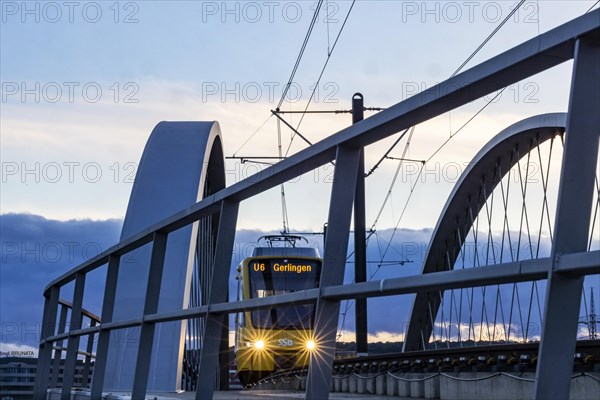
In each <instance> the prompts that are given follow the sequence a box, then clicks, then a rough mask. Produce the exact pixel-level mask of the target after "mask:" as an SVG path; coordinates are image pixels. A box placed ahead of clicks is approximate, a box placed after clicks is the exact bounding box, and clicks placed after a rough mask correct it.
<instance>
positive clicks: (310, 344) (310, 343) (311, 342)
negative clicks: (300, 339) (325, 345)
mask: <svg viewBox="0 0 600 400" xmlns="http://www.w3.org/2000/svg"><path fill="white" fill-rule="evenodd" d="M315 347H316V344H315V341H314V340H309V341H308V342H306V348H307V349H308V350H314V348H315Z"/></svg>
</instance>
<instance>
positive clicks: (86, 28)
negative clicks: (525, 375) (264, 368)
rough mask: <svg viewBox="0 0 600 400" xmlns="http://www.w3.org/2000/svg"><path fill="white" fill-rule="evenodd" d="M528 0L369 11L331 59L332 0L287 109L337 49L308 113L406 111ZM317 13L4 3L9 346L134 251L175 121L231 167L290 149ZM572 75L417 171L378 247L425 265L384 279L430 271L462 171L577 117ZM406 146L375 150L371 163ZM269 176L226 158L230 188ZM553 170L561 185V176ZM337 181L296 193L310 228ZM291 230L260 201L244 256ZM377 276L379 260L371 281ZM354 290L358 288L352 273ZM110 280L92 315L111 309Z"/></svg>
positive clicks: (544, 6) (1, 69)
mask: <svg viewBox="0 0 600 400" xmlns="http://www.w3.org/2000/svg"><path fill="white" fill-rule="evenodd" d="M517 3H518V2H517V1H483V2H438V1H427V2H421V1H418V2H412V1H404V2H402V1H357V2H356V3H355V4H354V6H353V9H352V11H351V13H350V14H349V17H348V20H347V22H346V25H345V27H344V29H343V32H342V33H341V35H340V38H339V40H338V42H337V44H336V47H335V48H334V49H333V51H331V50H332V46H333V45H334V43H335V40H336V37H337V35H338V32H339V31H340V29H341V27H342V23H343V22H344V19H345V18H346V15H347V13H348V11H349V9H350V7H351V4H352V2H351V1H328V2H326V4H325V6H324V8H323V9H322V11H321V13H320V14H319V17H318V22H317V23H316V25H315V28H314V30H313V32H312V35H311V37H310V40H309V42H308V45H307V47H306V50H305V53H304V57H303V58H302V62H301V63H300V64H299V67H298V71H297V73H296V76H295V78H294V85H293V86H292V88H291V89H290V91H289V92H288V96H287V98H286V99H284V102H283V105H282V107H281V109H282V110H303V109H304V107H305V106H306V104H307V101H308V99H309V97H310V94H311V92H312V91H313V89H314V87H315V82H316V81H317V79H318V77H319V73H320V71H321V68H322V67H323V65H324V63H325V61H326V59H327V56H328V53H331V54H330V60H329V63H328V66H327V68H326V69H325V72H324V74H323V77H322V79H321V81H320V82H319V84H318V85H317V86H316V88H317V89H316V91H315V97H314V99H313V101H312V103H311V105H310V107H309V109H310V110H347V109H349V108H350V107H351V105H350V102H351V97H352V95H353V93H355V92H361V93H363V95H364V96H365V106H367V107H389V106H391V105H393V104H395V103H397V102H399V101H401V100H403V99H406V98H408V97H410V96H412V95H414V94H416V93H418V92H419V91H421V90H424V89H426V88H429V87H431V86H433V85H435V84H436V83H438V82H441V81H443V80H445V79H447V78H448V77H450V75H452V73H453V72H454V71H455V70H456V69H457V68H458V67H459V66H460V65H461V64H462V63H463V61H464V60H465V59H466V58H467V57H468V56H469V55H470V54H471V53H472V52H473V51H474V50H475V49H476V48H477V47H478V46H479V45H480V44H481V42H482V41H483V40H484V39H485V38H486V37H487V36H488V35H489V34H490V33H491V32H492V31H493V30H494V29H495V28H496V27H497V26H498V24H499V23H500V22H501V21H502V20H503V19H504V18H505V17H506V16H507V15H508V14H509V13H510V12H511V10H512V8H514V6H515V5H516V4H517ZM595 3H596V1H595V0H594V1H592V0H586V1H558V0H556V1H543V0H540V1H526V2H525V3H524V4H523V5H522V6H521V8H520V9H519V11H518V12H517V13H515V14H514V15H513V17H512V18H511V19H510V20H509V21H508V22H507V23H506V24H505V25H504V26H503V27H502V29H500V31H499V32H498V33H497V34H496V35H495V36H494V37H493V38H492V40H490V41H489V42H488V43H487V44H486V45H485V46H484V47H483V49H482V50H481V51H480V52H479V53H478V54H477V55H475V57H473V59H472V60H471V61H470V62H469V63H468V64H467V65H466V67H465V69H468V68H470V67H472V66H475V65H477V64H478V63H480V62H482V61H484V60H487V59H489V58H490V57H492V56H494V55H496V54H498V53H500V52H502V51H505V50H508V49H510V48H512V47H514V46H516V45H517V44H519V43H521V42H523V41H525V40H528V39H530V38H532V37H534V36H536V35H538V34H539V33H543V32H546V31H548V30H550V29H552V28H554V27H556V26H558V25H560V24H563V23H565V22H567V21H568V20H571V19H573V18H575V17H577V16H580V15H582V14H584V13H585V12H586V11H588V10H589V9H590V7H592V6H593V5H594V4H595ZM315 4H316V2H314V1H273V2H270V1H269V2H262V1H258V2H253V1H247V2H240V1H230V2H221V1H214V2H213V1H123V2H114V1H107V2H104V1H102V2H87V1H76V2H39V1H31V2H21V1H4V0H2V1H0V7H1V9H0V11H1V24H0V80H1V84H2V87H1V102H0V108H1V113H0V114H1V115H0V116H1V119H0V132H1V146H0V157H1V165H2V177H1V179H2V182H1V184H2V190H1V191H0V207H1V209H0V213H1V215H0V227H1V239H0V241H1V267H0V299H1V303H0V323H1V326H2V330H1V332H0V333H1V336H0V346H2V347H1V350H2V351H6V349H13V348H21V347H22V346H27V347H28V348H29V347H35V346H36V343H37V340H38V338H37V337H36V330H37V329H38V328H37V327H38V326H39V323H40V321H41V313H42V300H43V298H42V290H43V287H44V286H45V285H46V284H47V283H49V282H50V281H51V280H52V279H54V278H55V277H57V276H58V275H60V274H62V273H64V272H65V271H68V270H69V269H71V268H73V267H75V266H76V265H77V264H79V263H81V262H83V261H84V260H85V259H87V258H88V257H92V256H95V255H96V254H98V252H100V251H103V250H106V249H107V248H108V247H110V246H111V245H113V244H115V243H116V242H117V241H118V239H119V235H120V229H121V225H122V220H123V218H124V215H125V210H126V207H127V202H128V199H129V195H130V192H131V187H132V184H133V180H134V177H135V173H136V171H137V165H138V162H139V159H140V156H141V154H142V151H143V148H144V145H145V143H146V140H147V139H148V136H149V134H150V132H151V131H152V129H153V127H154V126H155V125H156V124H157V123H159V122H160V121H166V120H168V121H207V120H216V121H218V122H219V123H220V126H221V131H222V135H223V140H224V148H225V155H226V156H232V155H234V154H235V155H238V156H252V155H254V156H257V155H260V156H276V155H277V151H278V149H277V125H276V119H275V117H269V116H270V110H271V109H274V108H276V107H277V104H278V103H279V100H280V97H281V95H282V90H283V88H284V86H285V84H286V82H287V80H288V78H289V76H290V72H291V70H292V68H293V66H294V63H295V61H296V58H297V56H298V52H299V49H300V47H301V45H302V42H303V40H304V37H305V35H306V31H307V29H308V26H309V24H310V21H311V18H312V16H313V13H314V8H315ZM595 7H596V8H597V7H598V6H597V5H596V6H595ZM571 68H572V62H567V63H564V64H561V65H559V66H557V67H555V68H553V69H551V70H548V71H546V72H544V73H541V74H539V75H536V76H534V77H531V78H528V79H526V80H525V81H522V82H519V83H517V84H515V85H512V86H511V87H509V88H508V89H507V90H505V91H504V92H503V93H502V95H501V96H499V97H498V98H497V99H496V100H495V101H494V102H493V103H492V104H490V105H489V107H487V108H486V109H485V111H484V112H482V113H481V114H479V115H478V116H477V117H476V118H475V119H473V121H472V122H470V123H469V124H468V125H467V126H466V127H465V128H464V129H462V130H461V131H460V134H459V135H457V136H456V137H455V138H453V139H452V140H451V141H450V142H449V143H448V144H447V146H445V147H444V149H443V151H441V152H440V153H438V154H437V155H436V156H435V157H434V158H432V159H431V161H430V162H429V163H428V164H427V166H426V168H425V170H424V172H423V173H422V174H421V175H418V173H417V171H418V165H419V164H410V163H405V164H403V165H402V168H401V169H400V174H399V177H398V181H397V184H396V185H395V186H394V189H393V191H392V192H391V196H390V199H389V201H388V202H387V204H386V206H385V207H384V208H383V211H382V213H381V216H380V217H379V219H378V223H377V224H376V226H375V228H376V229H377V230H378V232H380V235H381V236H380V240H384V239H385V240H390V238H391V240H392V243H393V247H392V250H391V251H390V252H389V253H388V254H387V255H386V259H387V260H399V259H400V260H409V261H411V262H410V263H407V264H405V266H402V267H400V266H394V267H382V268H381V270H380V271H378V272H377V275H375V277H374V279H379V278H383V277H392V276H402V275H407V274H415V273H418V272H419V271H420V262H421V260H422V258H423V255H424V249H425V248H426V246H427V243H428V241H429V238H430V235H431V232H432V229H433V228H434V227H435V224H436V221H437V219H438V217H439V215H440V213H441V211H442V209H443V206H444V204H445V201H446V199H447V196H448V194H449V193H450V191H451V190H452V185H453V183H454V182H456V180H457V179H458V176H459V174H460V173H461V172H462V170H464V168H465V166H466V165H468V163H469V161H470V160H471V159H472V158H473V157H474V155H475V154H476V153H477V152H478V151H479V149H480V148H481V147H482V146H483V145H484V144H485V143H486V142H488V141H489V140H490V139H491V138H492V137H493V136H494V135H496V134H497V133H498V132H500V131H501V130H502V129H504V128H506V127H508V126H509V125H511V124H513V123H515V122H517V121H519V120H521V119H523V118H526V117H529V116H532V115H535V114H541V113H547V112H559V111H561V112H564V111H566V108H567V103H568V93H569V85H570V74H571ZM492 97H493V95H490V96H488V97H486V98H484V99H480V100H477V101H475V102H473V103H471V104H468V105H466V106H464V107H461V108H460V109H457V110H455V111H453V112H452V113H450V114H445V115H442V116H440V117H438V118H435V119H433V120H430V121H428V122H426V123H424V124H421V125H419V126H417V127H416V128H415V130H414V133H413V136H412V141H411V143H410V147H408V150H407V151H406V157H407V158H411V159H415V160H424V159H427V158H429V157H430V156H431V155H432V154H433V152H434V151H435V149H437V148H438V147H439V146H440V145H441V144H442V143H443V142H444V141H445V140H447V139H448V137H449V135H451V134H455V133H456V132H457V131H458V130H459V128H461V126H462V125H463V124H465V122H467V121H468V120H469V119H470V118H471V117H473V115H474V114H475V113H476V112H477V111H478V110H479V109H481V107H482V106H483V105H485V103H486V102H487V101H489V100H490V99H491V98H492ZM370 115H372V113H369V112H367V113H366V115H365V116H366V117H368V116H370ZM284 117H285V118H286V119H288V120H289V121H290V122H291V123H292V125H294V126H297V125H298V124H299V122H300V120H299V118H300V117H299V116H298V115H293V116H290V114H287V115H284ZM350 123H351V117H350V115H348V114H309V115H307V116H306V117H305V118H304V119H303V120H302V122H301V125H300V126H299V128H298V129H299V130H300V132H302V134H303V135H304V136H306V137H307V138H309V139H310V140H311V141H312V142H317V141H319V140H321V139H323V138H325V137H327V136H329V135H331V134H333V133H335V132H337V131H339V130H340V129H342V128H344V127H346V126H348V125H349V124H350ZM254 133H255V134H254ZM253 134H254V135H253ZM291 137H292V135H291V131H290V130H288V129H282V141H283V146H284V153H285V150H286V149H288V146H289V154H293V153H295V152H297V151H299V150H301V149H303V148H305V147H306V144H305V143H304V142H302V141H301V140H300V139H298V138H295V139H294V140H293V141H290V139H291ZM396 138H397V135H395V136H393V137H391V138H388V139H386V140H384V141H382V142H379V143H377V144H375V145H372V146H370V147H369V148H367V149H366V168H367V169H370V168H371V167H373V165H374V164H375V163H376V162H377V161H378V160H379V158H380V157H381V156H382V154H383V153H384V152H385V151H386V150H387V148H388V147H389V146H390V144H391V143H392V142H393V141H394V140H395V139H396ZM405 145H406V142H405V141H403V142H401V144H400V145H399V146H398V147H397V148H396V149H395V150H394V151H393V152H392V154H391V155H392V156H395V157H400V156H401V154H402V151H403V149H404V148H405ZM397 166H398V162H397V161H393V160H387V161H385V162H383V163H382V165H381V166H380V167H379V168H378V169H377V170H376V172H375V173H374V174H373V175H372V176H370V177H369V178H368V179H367V181H366V185H367V225H368V226H371V225H372V224H373V223H374V221H375V219H376V217H377V214H378V212H379V210H380V207H381V205H382V203H383V201H384V198H385V196H386V192H387V190H388V187H389V185H390V182H391V180H392V178H393V176H394V173H395V171H396V168H397ZM263 168H265V166H264V165H260V164H252V163H241V162H240V161H239V160H232V159H228V160H227V162H226V174H227V184H228V185H231V184H233V183H235V182H238V181H240V180H241V179H244V178H246V177H248V176H250V175H252V174H253V173H256V172H257V171H258V170H260V169H263ZM551 170H552V171H553V172H554V173H555V174H556V173H557V171H558V167H554V166H553V167H552V168H551ZM332 172H333V169H332V168H331V167H330V166H329V165H327V166H324V167H322V168H319V169H318V170H315V171H313V172H310V173H307V174H305V175H303V176H302V177H300V178H298V179H296V180H294V181H293V182H291V183H289V184H287V185H286V197H287V208H288V213H289V223H290V227H291V229H292V230H295V231H319V230H321V229H322V225H323V223H324V222H325V221H326V218H327V206H326V205H327V204H328V200H329V194H330V189H331V185H330V183H331V182H330V179H331V174H332ZM555 176H557V175H555ZM417 179H418V181H419V182H418V184H417V185H415V190H414V193H413V195H412V197H411V198H410V201H408V203H407V199H408V196H409V191H410V189H411V187H412V186H413V184H414V183H415V180H417ZM552 190H553V189H550V192H551V193H552ZM405 205H406V210H405V211H404V212H403V209H404V207H405ZM400 218H401V219H400ZM399 219H400V220H399ZM281 220H282V217H281V203H280V197H279V188H276V189H273V190H271V191H269V192H266V193H264V194H262V195H260V196H257V197H256V198H253V199H251V200H248V201H246V202H244V203H242V204H241V208H240V217H239V221H238V229H239V230H240V231H239V232H238V236H237V239H236V246H238V249H239V251H238V252H237V253H234V262H236V263H237V262H239V261H240V259H241V257H243V256H245V255H246V254H244V251H243V249H245V248H247V246H248V244H249V243H253V242H255V241H256V240H257V239H258V237H259V236H261V235H262V234H263V233H264V232H277V231H279V230H280V229H281V227H282V221H281ZM396 226H398V228H399V230H398V231H397V232H394V233H392V232H393V230H394V228H395V227H396ZM317 237H318V236H315V238H317ZM596 239H597V238H596ZM311 240H313V241H314V243H315V244H316V245H318V246H321V243H320V241H319V240H318V239H313V238H311ZM596 242H597V241H596ZM381 243H386V242H377V241H376V240H373V241H372V242H370V243H369V248H368V249H369V250H368V254H369V257H370V259H371V260H372V261H379V258H380V257H381V251H380V247H378V246H381ZM548 243H549V238H548V237H547V236H544V235H541V239H540V243H538V245H539V246H540V247H543V248H545V249H547V247H548ZM417 248H418V249H419V250H418V251H414V249H417ZM235 251H236V250H234V252H235ZM407 253H408V254H407ZM236 256H237V258H236ZM351 266H352V265H351V264H350V267H351ZM375 270H376V263H375V264H373V265H371V266H370V267H369V275H372V274H373V273H374V272H375ZM346 278H347V280H350V281H351V280H352V274H350V273H347V274H346ZM97 279H98V282H100V280H101V279H103V278H102V277H98V278H97ZM92 281H93V280H92ZM234 282H235V281H233V280H232V283H231V284H232V285H233V284H234ZM599 282H600V281H599V279H598V276H594V277H592V279H591V280H590V278H588V280H586V290H588V291H589V287H591V286H593V287H595V288H596V289H595V290H596V296H597V297H596V299H597V300H599V301H600V293H598V286H599ZM94 285H95V284H94V283H92V284H91V286H90V287H91V288H92V289H91V292H90V294H89V297H86V301H88V302H89V303H86V304H89V305H90V307H92V308H95V309H94V312H96V313H98V314H99V313H100V310H99V305H100V301H99V297H98V296H96V297H94V294H93V293H94V289H93V288H94ZM98 288H101V285H98ZM98 290H100V289H98ZM404 299H405V300H402V301H400V300H398V298H393V299H387V303H386V300H384V299H378V300H374V301H373V302H372V303H371V306H370V310H372V314H371V315H372V321H371V322H372V323H371V325H370V333H371V334H372V338H371V339H372V340H386V339H390V338H391V339H394V340H396V339H399V338H401V336H400V332H401V328H400V327H397V326H396V325H394V324H391V323H390V322H391V321H392V320H391V319H390V318H389V317H388V315H387V314H386V311H388V310H389V305H391V304H393V307H394V308H393V309H394V313H397V320H398V321H400V322H402V321H405V318H406V316H405V315H406V314H407V313H408V309H409V307H410V299H409V298H408V297H406V298H404ZM350 319H352V318H350ZM344 329H346V330H348V331H352V330H353V326H352V325H349V326H345V327H344ZM37 334H38V335H39V332H37ZM350 336H351V335H350ZM348 339H349V340H351V339H352V337H349V338H348Z"/></svg>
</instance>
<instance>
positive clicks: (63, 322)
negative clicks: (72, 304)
mask: <svg viewBox="0 0 600 400" xmlns="http://www.w3.org/2000/svg"><path fill="white" fill-rule="evenodd" d="M68 311H69V307H67V306H66V305H64V304H61V305H60V317H59V320H58V330H57V331H56V332H57V333H59V334H60V333H64V332H65V328H66V326H67V313H68ZM54 345H56V347H60V349H55V350H54V362H53V363H52V380H51V381H50V382H51V383H50V387H58V373H59V371H60V359H61V356H62V347H63V345H64V340H61V341H60V342H57V343H53V345H52V347H55V346H54Z"/></svg>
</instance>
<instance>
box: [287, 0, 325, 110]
mask: <svg viewBox="0 0 600 400" xmlns="http://www.w3.org/2000/svg"><path fill="white" fill-rule="evenodd" d="M322 5H323V0H319V2H318V3H317V5H316V7H315V12H314V14H313V17H312V20H311V21H310V25H309V26H308V31H307V32H306V36H305V37H304V42H303V43H302V46H301V47H300V52H299V53H298V57H297V58H296V63H295V64H294V67H293V68H292V72H291V74H290V78H289V79H288V82H287V84H286V85H285V87H284V88H283V92H282V94H281V99H280V100H279V103H278V104H277V108H278V109H279V108H281V105H282V104H283V102H284V100H285V96H287V92H288V90H289V89H290V86H291V85H292V83H293V82H294V76H295V75H296V71H297V70H298V66H300V61H302V56H303V55H304V51H305V50H306V45H307V44H308V41H309V39H310V36H311V34H312V31H313V28H314V27H315V23H316V22H317V20H318V18H319V11H320V10H321V6H322Z"/></svg>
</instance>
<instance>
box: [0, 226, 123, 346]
mask: <svg viewBox="0 0 600 400" xmlns="http://www.w3.org/2000/svg"><path fill="white" fill-rule="evenodd" d="M0 229H1V231H2V237H1V240H0V249H1V252H0V299H1V302H0V319H1V322H0V323H1V324H2V326H1V331H0V335H1V336H0V342H3V343H16V344H19V345H25V344H27V345H34V346H36V345H37V341H38V340H39V326H40V323H41V317H42V311H43V310H42V309H43V293H42V292H43V289H44V287H45V286H46V285H47V284H48V283H50V281H51V280H53V279H55V278H57V277H58V276H60V275H61V274H63V273H65V272H66V271H68V270H70V269H71V268H73V267H75V266H77V265H78V264H80V263H82V262H83V261H85V260H87V259H88V258H91V257H94V256H96V255H97V254H98V253H100V252H101V251H104V250H106V249H107V248H109V247H110V246H112V245H113V244H115V243H116V242H117V241H118V238H119V234H120V229H121V221H120V220H105V221H93V220H69V221H56V220H50V219H46V218H44V217H42V216H39V215H32V214H4V215H0ZM102 279H103V278H102ZM102 279H100V277H98V276H96V275H95V274H91V275H90V276H89V277H88V279H87V282H86V290H89V291H90V293H91V292H97V291H98V290H100V287H102V288H103V284H104V281H103V280H102ZM69 289H70V290H71V291H72V285H71V286H67V287H66V288H65V289H63V290H62V291H61V297H62V298H67V299H68V296H69ZM85 300H87V301H86V305H87V304H88V303H90V304H94V306H95V307H96V308H97V307H99V303H98V301H97V299H89V300H88V297H86V299H85Z"/></svg>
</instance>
